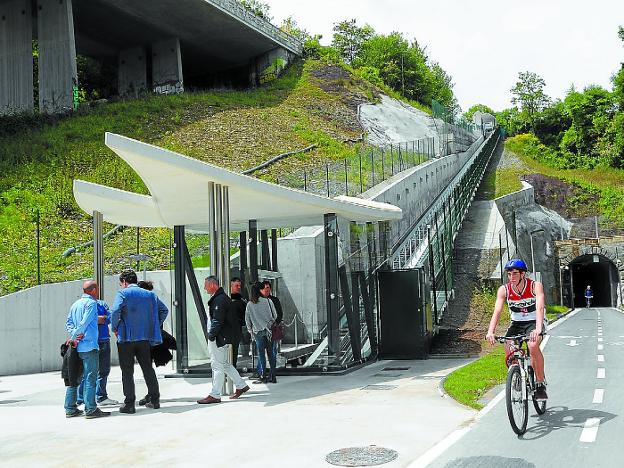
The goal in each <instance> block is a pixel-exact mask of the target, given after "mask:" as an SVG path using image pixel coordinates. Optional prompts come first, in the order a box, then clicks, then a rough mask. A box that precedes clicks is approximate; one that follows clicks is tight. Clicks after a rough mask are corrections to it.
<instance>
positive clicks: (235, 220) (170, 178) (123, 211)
mask: <svg viewBox="0 0 624 468" xmlns="http://www.w3.org/2000/svg"><path fill="white" fill-rule="evenodd" d="M105 143H106V145H107V146H108V147H109V148H111V149H112V150H113V151H114V152H115V153H117V155H119V157H120V158H122V159H123V160H124V161H126V162H127V163H128V164H129V165H130V166H131V167H132V168H133V169H134V170H135V171H136V173H137V174H138V175H139V177H141V179H142V180H143V182H144V183H145V185H146V186H147V188H148V190H149V192H150V194H151V195H140V194H137V193H132V192H126V191H123V190H118V189H114V188H111V187H106V186H103V185H98V184H94V183H90V182H85V181H82V180H75V181H74V196H75V198H76V201H77V203H78V205H79V206H80V208H82V209H83V210H84V211H85V212H87V213H89V214H91V213H92V212H93V211H99V212H101V213H102V214H103V216H104V220H105V221H108V222H110V223H114V224H123V225H126V226H140V227H173V226H189V227H196V228H198V229H201V228H202V227H203V226H207V225H208V183H209V182H214V183H215V184H221V185H224V186H227V187H228V192H229V202H230V205H229V211H230V228H231V229H232V230H245V229H247V226H248V222H249V220H250V219H255V220H257V222H258V228H259V229H267V228H278V227H298V226H306V225H318V224H322V222H323V215H324V214H326V213H335V214H336V215H338V216H341V217H344V218H346V219H348V220H349V221H358V222H374V221H387V220H396V219H400V218H401V217H402V212H401V209H400V208H398V207H396V206H394V205H390V204H387V203H379V202H372V201H368V200H364V199H361V198H355V197H346V196H340V197H336V198H333V199H332V198H327V197H323V196H320V195H315V194H311V193H307V192H303V191H301V190H295V189H291V188H288V187H283V186H281V185H276V184H272V183H269V182H265V181H262V180H260V179H256V178H254V177H249V176H246V175H242V174H239V173H236V172H232V171H229V170H227V169H224V168H222V167H218V166H214V165H212V164H208V163H205V162H202V161H199V160H197V159H192V158H189V157H186V156H183V155H181V154H178V153H175V152H173V151H168V150H165V149H162V148H159V147H157V146H153V145H149V144H146V143H142V142H140V141H137V140H133V139H131V138H127V137H124V136H121V135H116V134H113V133H106V138H105Z"/></svg>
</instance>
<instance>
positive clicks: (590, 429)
mask: <svg viewBox="0 0 624 468" xmlns="http://www.w3.org/2000/svg"><path fill="white" fill-rule="evenodd" d="M598 426H600V418H589V419H588V420H587V421H585V426H584V427H583V432H581V438H580V439H579V442H594V441H595V440H596V436H597V435H598Z"/></svg>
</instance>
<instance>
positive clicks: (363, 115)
mask: <svg viewBox="0 0 624 468" xmlns="http://www.w3.org/2000/svg"><path fill="white" fill-rule="evenodd" d="M360 123H361V124H362V127H364V129H365V130H366V131H367V132H368V142H369V143H370V144H372V145H376V146H384V145H388V144H390V143H400V142H404V141H412V140H418V139H421V138H433V137H436V139H437V138H438V136H439V132H440V131H441V130H442V128H443V123H442V122H441V121H439V120H437V119H433V118H432V117H431V116H430V115H429V114H427V113H425V112H423V111H421V110H419V109H416V108H415V107H412V106H410V105H408V104H405V103H403V102H401V101H398V100H396V99H393V98H391V97H388V96H384V95H382V96H381V102H380V103H378V104H363V105H361V106H360Z"/></svg>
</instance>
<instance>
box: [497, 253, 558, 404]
mask: <svg viewBox="0 0 624 468" xmlns="http://www.w3.org/2000/svg"><path fill="white" fill-rule="evenodd" d="M527 270H528V268H527V265H526V263H525V262H524V261H523V260H520V259H512V260H509V261H508V262H507V263H506V264H505V271H506V272H507V279H508V282H507V284H504V285H502V286H501V287H500V288H498V292H497V294H496V304H495V305H494V313H493V314H492V319H491V320H490V326H489V328H488V332H487V335H486V337H485V338H486V340H488V341H489V342H490V344H492V345H493V344H494V343H496V338H495V337H494V336H495V332H496V326H497V325H498V321H499V320H500V316H501V313H502V311H503V305H504V303H505V300H506V301H507V305H508V306H509V312H510V313H511V325H510V326H509V328H508V329H507V332H506V333H505V336H515V335H527V336H529V341H528V342H527V345H528V347H529V352H530V353H531V363H532V365H533V369H534V370H535V380H536V390H535V399H536V400H542V401H543V400H546V399H548V395H547V394H546V379H545V376H544V355H543V354H542V351H541V350H540V347H539V346H540V343H541V342H542V337H541V336H540V335H541V333H542V332H543V331H545V330H546V326H545V323H544V308H545V299H544V286H543V285H542V283H540V282H539V281H533V280H532V279H531V278H527V276H526V272H527ZM510 343H511V342H509V341H508V342H507V345H506V346H505V348H506V350H507V352H508V353H509V345H510Z"/></svg>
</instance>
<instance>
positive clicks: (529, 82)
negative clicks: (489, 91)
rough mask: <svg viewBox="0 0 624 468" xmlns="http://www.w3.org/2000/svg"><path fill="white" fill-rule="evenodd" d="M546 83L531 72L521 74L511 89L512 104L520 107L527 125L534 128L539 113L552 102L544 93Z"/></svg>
mask: <svg viewBox="0 0 624 468" xmlns="http://www.w3.org/2000/svg"><path fill="white" fill-rule="evenodd" d="M545 86H546V82H545V81H544V79H543V78H541V77H540V76H539V75H538V74H537V73H533V72H530V71H526V72H520V73H519V74H518V81H517V82H516V84H515V85H514V87H513V88H511V94H512V95H513V97H512V98H511V102H512V104H515V105H519V106H520V110H521V111H522V113H523V114H524V116H523V117H524V118H525V119H526V121H527V123H528V124H529V125H530V126H531V127H533V126H534V123H535V118H536V115H537V113H538V112H541V111H542V110H543V109H544V108H545V107H546V106H547V105H548V103H549V102H550V98H549V97H548V96H547V95H546V93H544V87H545Z"/></svg>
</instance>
